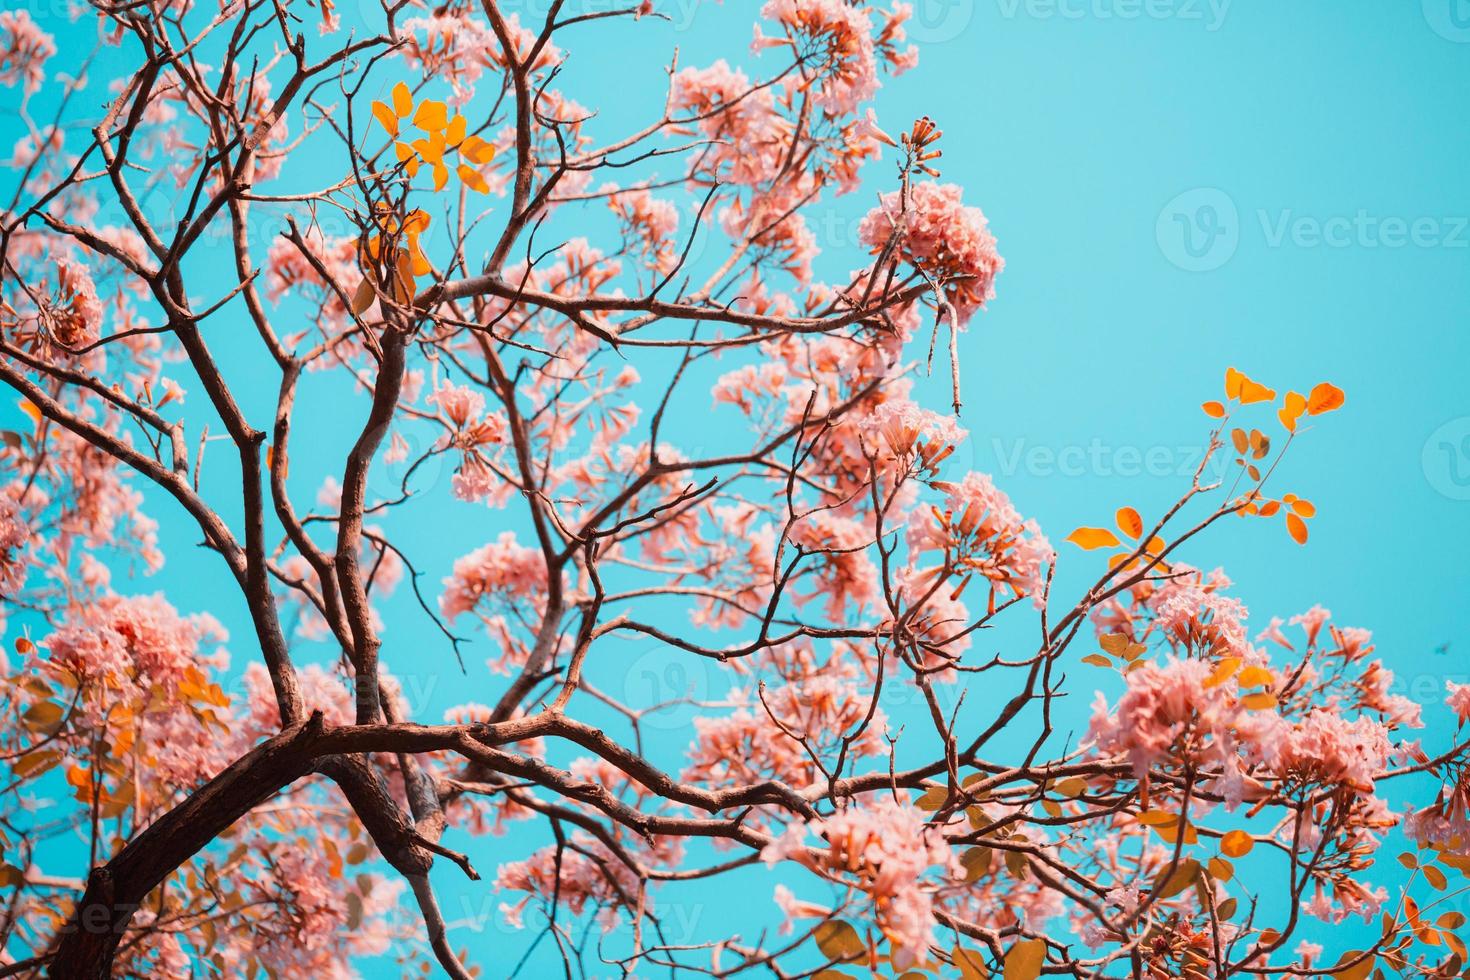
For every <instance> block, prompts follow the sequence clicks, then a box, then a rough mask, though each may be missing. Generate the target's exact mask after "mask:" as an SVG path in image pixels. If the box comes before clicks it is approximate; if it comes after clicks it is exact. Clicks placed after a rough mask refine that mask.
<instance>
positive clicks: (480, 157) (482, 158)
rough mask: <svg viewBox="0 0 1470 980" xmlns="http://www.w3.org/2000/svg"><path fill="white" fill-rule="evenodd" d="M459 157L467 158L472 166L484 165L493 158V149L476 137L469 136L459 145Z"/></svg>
mask: <svg viewBox="0 0 1470 980" xmlns="http://www.w3.org/2000/svg"><path fill="white" fill-rule="evenodd" d="M459 152H460V155H461V156H464V157H468V158H469V161H470V162H471V163H473V164H476V165H479V164H486V163H489V162H490V161H491V160H492V159H494V157H495V147H493V146H491V145H490V144H489V143H487V142H485V141H484V140H482V139H480V137H478V136H469V137H466V138H465V141H464V142H463V143H461V144H460V147H459Z"/></svg>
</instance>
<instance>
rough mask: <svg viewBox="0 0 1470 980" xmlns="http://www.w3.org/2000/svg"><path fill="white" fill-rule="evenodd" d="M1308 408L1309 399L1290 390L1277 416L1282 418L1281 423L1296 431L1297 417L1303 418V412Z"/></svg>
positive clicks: (1289, 429)
mask: <svg viewBox="0 0 1470 980" xmlns="http://www.w3.org/2000/svg"><path fill="white" fill-rule="evenodd" d="M1306 410H1307V400H1306V399H1305V398H1303V397H1302V396H1301V395H1300V394H1299V393H1298V392H1295V391H1288V392H1287V393H1286V404H1284V405H1283V406H1282V407H1281V410H1280V411H1279V412H1277V413H1276V417H1277V418H1279V419H1281V424H1282V425H1284V426H1286V428H1287V430H1288V431H1291V432H1295V431H1296V422H1297V419H1299V418H1301V417H1302V413H1303V412H1305V411H1306Z"/></svg>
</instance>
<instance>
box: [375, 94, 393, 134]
mask: <svg viewBox="0 0 1470 980" xmlns="http://www.w3.org/2000/svg"><path fill="white" fill-rule="evenodd" d="M373 118H374V119H376V120H377V121H378V123H379V124H380V125H382V127H383V128H384V129H386V130H387V131H388V135H389V136H397V135H398V117H397V116H395V115H393V110H392V109H390V108H389V107H388V103H386V102H378V101H374V102H373Z"/></svg>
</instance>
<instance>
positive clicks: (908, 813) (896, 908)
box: [761, 794, 956, 969]
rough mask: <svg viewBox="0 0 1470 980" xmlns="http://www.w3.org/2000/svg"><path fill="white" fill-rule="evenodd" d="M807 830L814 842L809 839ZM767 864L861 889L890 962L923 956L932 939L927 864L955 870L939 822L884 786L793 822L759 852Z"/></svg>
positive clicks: (902, 964) (901, 964)
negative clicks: (787, 865)
mask: <svg viewBox="0 0 1470 980" xmlns="http://www.w3.org/2000/svg"><path fill="white" fill-rule="evenodd" d="M811 833H815V834H817V835H818V836H820V837H821V838H822V843H821V844H819V845H817V846H815V847H812V846H810V845H809V844H808V837H809V835H810V834H811ZM761 856H762V858H764V859H765V861H766V863H767V864H769V865H775V864H777V863H779V862H781V861H797V862H799V863H801V864H803V865H806V866H807V867H809V868H812V869H813V870H816V871H818V872H820V873H823V874H825V875H827V876H829V877H832V878H833V879H834V880H838V881H842V882H844V883H848V884H853V885H855V886H856V887H857V888H858V889H860V890H861V891H863V892H864V893H866V894H867V896H868V898H869V900H870V901H871V903H872V912H873V918H874V921H875V922H876V923H877V925H878V927H879V928H880V929H882V930H883V933H884V935H885V936H886V937H887V938H888V941H889V942H890V943H892V945H893V957H894V966H896V967H898V968H899V969H906V968H908V967H910V966H914V965H916V964H921V963H924V962H926V961H927V960H928V958H929V947H930V946H931V945H932V944H933V943H934V940H935V935H934V930H935V926H936V924H937V920H936V919H935V917H934V891H935V884H934V882H933V881H932V880H930V879H932V878H933V877H934V875H933V869H935V868H939V869H940V870H941V877H944V876H949V875H953V874H954V873H955V872H956V868H955V866H954V861H955V859H954V856H953V854H952V852H951V851H950V848H949V846H948V845H947V844H946V843H945V840H944V837H943V834H942V833H941V828H939V827H938V826H935V825H932V824H929V823H926V822H925V820H924V816H923V814H922V813H920V812H919V811H917V810H915V809H914V808H913V807H911V806H908V805H905V804H902V803H899V802H897V801H895V800H894V799H893V798H892V797H891V796H889V795H887V794H884V795H882V796H879V797H877V798H875V799H872V800H864V801H862V802H861V803H856V802H855V803H853V804H852V805H850V806H847V807H846V808H844V809H842V810H839V811H837V812H836V813H834V814H833V815H832V816H830V817H823V818H821V819H819V820H813V821H811V822H809V823H793V824H791V825H789V826H788V827H787V828H786V831H785V832H784V833H783V834H781V835H780V836H779V837H777V838H776V839H775V840H773V841H772V842H771V843H770V844H769V845H767V846H766V848H765V849H764V850H763V851H762V852H761Z"/></svg>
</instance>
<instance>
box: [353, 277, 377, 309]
mask: <svg viewBox="0 0 1470 980" xmlns="http://www.w3.org/2000/svg"><path fill="white" fill-rule="evenodd" d="M377 298H378V294H377V293H376V292H374V290H373V284H372V283H371V282H370V281H368V280H367V279H364V280H363V281H362V282H360V283H358V284H357V292H355V293H353V294H352V312H353V313H356V314H358V315H359V316H361V315H362V314H363V313H364V312H365V311H366V310H367V308H368V307H369V306H372V305H373V300H375V299H377Z"/></svg>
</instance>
